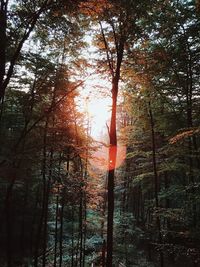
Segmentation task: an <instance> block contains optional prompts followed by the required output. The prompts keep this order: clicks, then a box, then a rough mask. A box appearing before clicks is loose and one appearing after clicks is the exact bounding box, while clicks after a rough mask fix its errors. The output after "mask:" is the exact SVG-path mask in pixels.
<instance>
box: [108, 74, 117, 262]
mask: <svg viewBox="0 0 200 267" xmlns="http://www.w3.org/2000/svg"><path fill="white" fill-rule="evenodd" d="M118 82H119V80H118V79H116V78H113V84H112V114H111V123H110V133H109V135H110V149H109V171H108V216H107V259H106V267H112V260H113V216H114V186H115V185H114V177H115V165H116V158H117V133H116V112H117V94H118Z"/></svg>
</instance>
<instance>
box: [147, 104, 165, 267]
mask: <svg viewBox="0 0 200 267" xmlns="http://www.w3.org/2000/svg"><path fill="white" fill-rule="evenodd" d="M149 115H150V124H151V134H152V136H151V137H152V154H153V155H152V161H153V172H154V198H155V205H156V209H158V208H159V201H158V173H157V162H156V143H155V131H154V119H153V113H152V110H151V103H150V102H149ZM156 222H157V227H158V240H159V243H160V244H162V234H161V225H160V218H159V216H156ZM160 267H164V255H163V251H161V252H160Z"/></svg>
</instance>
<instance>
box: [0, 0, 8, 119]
mask: <svg viewBox="0 0 200 267" xmlns="http://www.w3.org/2000/svg"><path fill="white" fill-rule="evenodd" d="M6 28H7V3H6V1H3V0H2V1H1V3H0V40H1V45H0V119H1V116H2V109H3V98H4V88H3V82H4V76H5V68H6Z"/></svg>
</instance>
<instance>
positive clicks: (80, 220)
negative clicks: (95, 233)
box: [79, 186, 83, 267]
mask: <svg viewBox="0 0 200 267" xmlns="http://www.w3.org/2000/svg"><path fill="white" fill-rule="evenodd" d="M79 236H80V246H79V255H80V256H79V266H80V267H82V257H83V191H82V186H81V188H80V204H79Z"/></svg>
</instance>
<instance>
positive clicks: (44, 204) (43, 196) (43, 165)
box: [34, 119, 48, 267]
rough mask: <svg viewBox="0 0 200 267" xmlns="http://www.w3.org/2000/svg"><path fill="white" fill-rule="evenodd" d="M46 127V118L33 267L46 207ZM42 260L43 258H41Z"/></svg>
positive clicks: (35, 265)
mask: <svg viewBox="0 0 200 267" xmlns="http://www.w3.org/2000/svg"><path fill="white" fill-rule="evenodd" d="M47 129H48V119H47V120H46V123H45V128H44V138H43V159H42V182H43V184H42V186H43V188H42V210H41V216H40V220H39V224H38V230H37V234H36V240H35V253H34V254H35V256H34V267H37V266H38V252H39V247H40V241H41V233H42V228H43V226H44V225H43V220H44V217H45V208H46V193H47V190H46V188H47V181H46V168H47V166H46V165H47V164H46V160H47V159H46V157H47V155H46V154H47V153H46V152H47V151H46V150H47ZM43 260H44V259H43Z"/></svg>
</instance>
